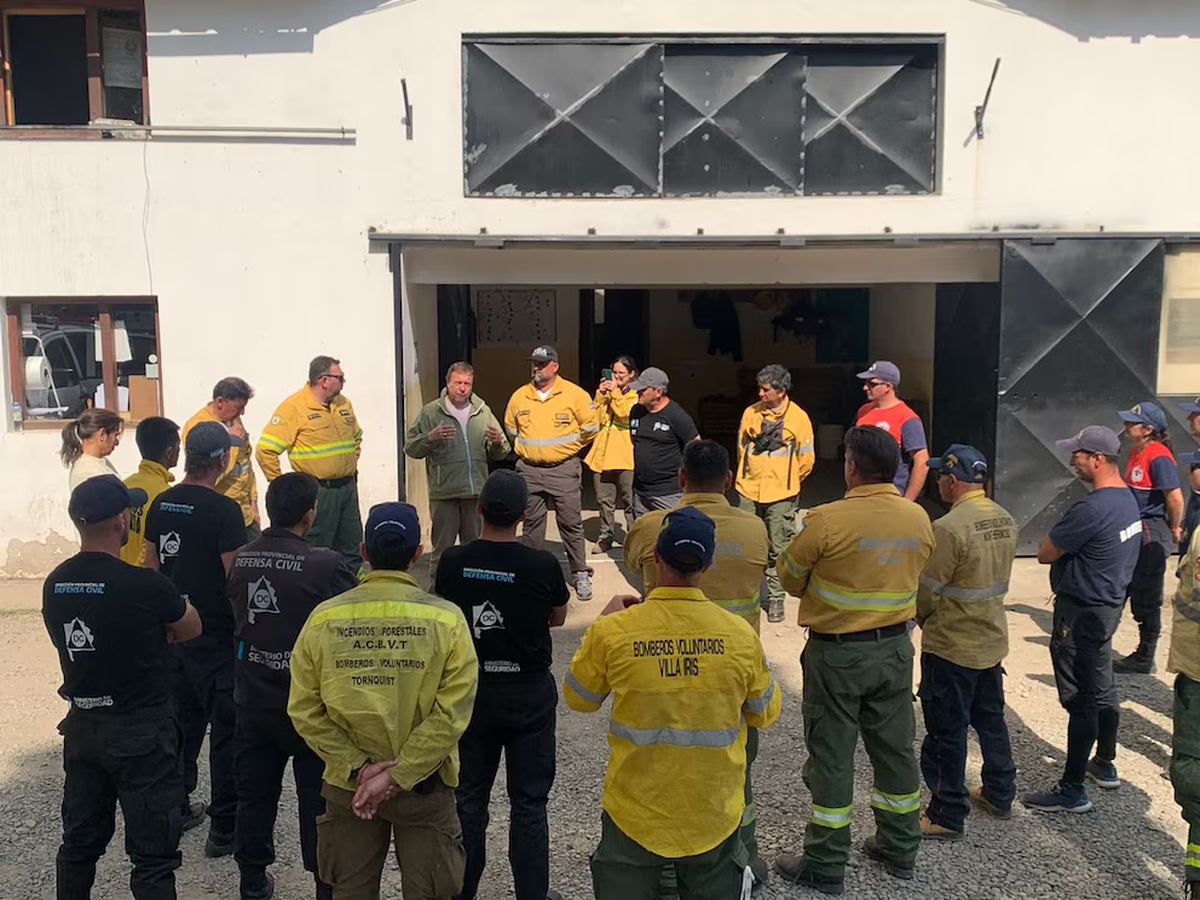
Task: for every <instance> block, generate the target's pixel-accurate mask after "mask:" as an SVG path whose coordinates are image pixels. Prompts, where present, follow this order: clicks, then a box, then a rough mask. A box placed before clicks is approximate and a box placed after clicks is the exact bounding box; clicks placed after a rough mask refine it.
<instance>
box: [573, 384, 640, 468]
mask: <svg viewBox="0 0 1200 900" xmlns="http://www.w3.org/2000/svg"><path fill="white" fill-rule="evenodd" d="M636 403H637V391H625V392H623V393H617V392H616V391H613V392H611V393H608V394H602V393H600V392H599V391H596V396H595V398H593V400H592V405H593V406H595V407H596V417H597V420H598V424H599V426H600V430H599V431H598V432H597V433H596V440H595V441H593V442H592V449H591V450H589V451H588V455H587V456H586V457H584V460H583V461H584V463H586V464H587V467H588V468H589V469H591V470H592V471H593V472H631V471H633V438H632V437H630V435H629V411H630V410H631V409H633V407H634V404H636Z"/></svg>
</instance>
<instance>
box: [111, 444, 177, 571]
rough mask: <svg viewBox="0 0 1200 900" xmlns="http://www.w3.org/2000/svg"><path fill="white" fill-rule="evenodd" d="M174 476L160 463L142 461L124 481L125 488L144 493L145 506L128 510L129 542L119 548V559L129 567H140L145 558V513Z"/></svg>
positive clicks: (169, 484)
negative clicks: (137, 489) (139, 489)
mask: <svg viewBox="0 0 1200 900" xmlns="http://www.w3.org/2000/svg"><path fill="white" fill-rule="evenodd" d="M174 480H175V476H174V475H172V474H171V473H170V472H168V471H167V469H166V467H165V466H163V465H162V464H161V463H156V462H154V461H153V460H149V459H143V460H142V463H141V465H139V466H138V470H137V471H136V472H134V473H133V474H132V475H130V476H129V477H128V478H126V479H125V486H126V487H131V488H141V489H142V490H143V491H145V492H146V505H145V506H139V507H136V508H134V509H132V510H130V514H129V540H127V541H126V542H125V546H124V547H122V548H121V559H123V560H125V562H127V563H129V564H130V565H131V566H140V565H141V564H142V562H143V560H144V559H145V557H146V513H147V512H148V511H149V509H150V504H151V503H153V502H154V498H155V497H157V496H158V495H159V494H161V493H162V492H163V491H165V490H166V489H167V488H169V487H170V486H171V482H172V481H174Z"/></svg>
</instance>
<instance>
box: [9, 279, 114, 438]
mask: <svg viewBox="0 0 1200 900" xmlns="http://www.w3.org/2000/svg"><path fill="white" fill-rule="evenodd" d="M99 332H100V307H99V306H97V305H94V304H80V305H56V304H48V303H26V304H23V305H22V307H21V345H22V351H23V354H24V359H23V360H22V364H23V365H24V367H25V406H26V409H27V411H26V413H25V415H26V417H27V418H30V419H70V418H74V417H75V416H77V415H79V414H80V413H81V412H82V411H83V410H85V409H86V408H87V406H88V402H89V401H92V400H94V399H95V394H96V389H97V388H98V387H99V386H100V385H101V383H102V380H103V376H102V373H101V365H100V360H99V356H100V354H99Z"/></svg>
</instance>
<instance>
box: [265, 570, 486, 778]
mask: <svg viewBox="0 0 1200 900" xmlns="http://www.w3.org/2000/svg"><path fill="white" fill-rule="evenodd" d="M291 673H292V687H291V694H290V697H289V700H288V714H289V715H290V716H291V718H292V723H293V724H294V725H295V726H296V731H297V733H299V735H300V736H301V737H302V738H304V742H305V743H306V744H308V745H309V746H310V747H312V748H313V750H314V751H315V752H316V754H317V755H318V756H319V757H321V759H323V760H324V761H325V781H326V782H328V783H329V784H331V785H333V786H334V787H339V788H343V789H345V790H353V789H354V787H355V785H354V784H353V783H352V782H351V780H350V773H351V772H352V771H354V770H355V769H357V768H359V767H360V766H362V765H363V764H364V763H367V762H379V761H381V760H387V759H396V760H399V762H398V763H397V764H396V765H395V766H393V767H392V768H391V769H390V770H389V771H390V772H391V775H392V779H393V780H394V781H395V782H396V784H397V785H399V786H400V788H401V789H402V790H406V791H407V790H412V788H413V786H414V785H416V784H419V783H420V782H422V781H424V780H425V779H426V778H428V777H429V776H431V775H433V774H434V773H435V772H436V773H438V774H440V776H441V779H442V781H443V782H445V783H446V784H447V785H448V786H449V787H456V786H457V785H458V739H459V738H460V737H462V733H463V732H464V731H466V729H467V724H468V723H469V722H470V720H471V711H472V709H473V708H474V704H475V688H476V683H477V681H478V677H479V663H478V660H477V659H476V656H475V646H474V644H473V643H472V641H471V634H470V632H469V631H468V629H467V623H466V620H465V619H464V618H463V614H462V612H461V611H460V610H459V609H458V607H457V606H455V605H454V604H452V603H450V602H449V601H447V600H442V599H441V598H439V597H435V596H433V595H432V594H427V593H426V592H425V591H423V590H421V588H420V587H418V586H417V583H416V582H415V581H414V580H413V579H412V577H411V576H410V575H409V574H408V573H407V572H393V571H373V572H371V573H370V574H368V575H367V577H366V579H365V580H364V581H363V583H362V584H360V585H359V586H358V587H356V588H354V589H352V590H349V591H347V592H346V593H344V594H342V595H340V596H338V597H334V598H333V599H331V600H326V601H325V602H324V603H322V604H321V605H320V606H318V607H317V608H316V609H314V610H313V611H312V614H311V615H310V616H309V617H308V621H307V622H306V623H305V625H304V629H303V630H302V631H301V632H300V636H299V638H297V640H296V646H295V649H294V650H293V651H292V659H291Z"/></svg>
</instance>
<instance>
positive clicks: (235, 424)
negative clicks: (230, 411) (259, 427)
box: [229, 419, 246, 441]
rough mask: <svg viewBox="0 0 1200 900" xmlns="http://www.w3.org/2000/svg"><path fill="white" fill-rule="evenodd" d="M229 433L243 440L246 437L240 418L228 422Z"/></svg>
mask: <svg viewBox="0 0 1200 900" xmlns="http://www.w3.org/2000/svg"><path fill="white" fill-rule="evenodd" d="M229 435H230V437H235V438H238V439H239V440H243V441H244V440H245V439H246V429H245V428H243V427H242V421H241V419H234V420H233V421H232V422H230V423H229Z"/></svg>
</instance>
